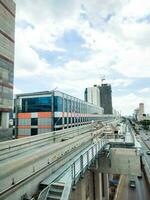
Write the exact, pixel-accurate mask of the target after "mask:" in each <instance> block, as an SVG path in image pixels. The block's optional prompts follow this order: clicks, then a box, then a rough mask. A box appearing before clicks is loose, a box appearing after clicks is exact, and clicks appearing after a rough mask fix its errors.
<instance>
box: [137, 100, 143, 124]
mask: <svg viewBox="0 0 150 200" xmlns="http://www.w3.org/2000/svg"><path fill="white" fill-rule="evenodd" d="M143 119H144V103H139V115H138V120H139V121H141V120H143Z"/></svg>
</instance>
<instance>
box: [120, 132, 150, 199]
mask: <svg viewBox="0 0 150 200" xmlns="http://www.w3.org/2000/svg"><path fill="white" fill-rule="evenodd" d="M146 133H147V134H146ZM140 135H141V138H140V137H139V142H140V144H141V146H142V151H143V153H144V155H143V156H144V157H145V159H146V161H147V163H148V165H149V166H150V155H147V154H146V152H147V151H148V150H150V149H149V147H150V132H145V131H140ZM148 138H149V140H147V139H148ZM129 180H130V177H129V176H122V181H121V185H120V190H119V192H118V198H117V200H150V188H149V187H148V184H147V182H146V180H145V177H144V174H142V178H141V179H139V178H137V177H135V181H136V188H135V189H132V188H130V187H129Z"/></svg>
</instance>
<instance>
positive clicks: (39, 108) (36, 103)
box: [22, 96, 52, 112]
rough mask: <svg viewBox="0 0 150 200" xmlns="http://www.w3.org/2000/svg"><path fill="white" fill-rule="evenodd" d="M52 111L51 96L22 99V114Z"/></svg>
mask: <svg viewBox="0 0 150 200" xmlns="http://www.w3.org/2000/svg"><path fill="white" fill-rule="evenodd" d="M44 111H52V104H51V96H49V97H36V98H24V99H22V112H44Z"/></svg>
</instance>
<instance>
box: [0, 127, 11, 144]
mask: <svg viewBox="0 0 150 200" xmlns="http://www.w3.org/2000/svg"><path fill="white" fill-rule="evenodd" d="M12 134H13V129H12V128H8V129H0V142H2V141H7V140H11V139H12Z"/></svg>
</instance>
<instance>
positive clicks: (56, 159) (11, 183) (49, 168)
mask: <svg viewBox="0 0 150 200" xmlns="http://www.w3.org/2000/svg"><path fill="white" fill-rule="evenodd" d="M107 123H108V122H107ZM115 123H116V122H115ZM102 130H103V129H100V130H95V129H92V132H91V131H90V129H89V132H88V131H87V133H86V134H81V135H78V134H77V135H76V137H74V138H72V139H68V140H66V141H63V142H59V143H54V144H51V145H50V144H47V145H43V146H42V147H41V146H40V148H37V147H36V145H35V149H34V148H33V149H32V153H31V150H29V151H26V152H22V153H21V154H18V155H14V159H15V160H14V159H10V158H8V159H7V158H5V159H3V160H1V163H2V165H1V166H0V167H1V169H0V185H1V187H0V188H1V192H0V197H1V199H8V200H10V199H11V200H12V196H13V199H14V200H17V199H20V197H21V196H23V195H24V193H26V192H27V193H28V195H29V196H30V197H31V196H32V195H33V194H35V193H36V192H37V190H38V186H39V183H40V182H41V181H42V180H44V179H45V178H46V177H48V176H50V174H52V173H53V174H54V173H55V174H56V175H57V176H56V177H57V178H58V175H59V174H57V173H58V171H59V169H60V167H61V166H65V165H66V163H69V162H70V161H73V160H74V158H77V157H76V156H77V155H78V156H79V155H80V156H79V159H77V160H78V161H76V162H75V163H74V164H71V166H75V170H74V174H75V178H74V179H73V180H75V181H76V178H77V177H78V176H79V175H80V172H82V171H84V170H81V171H78V169H84V168H85V169H86V167H87V165H89V163H88V160H86V158H87V159H89V162H90V159H91V160H92V159H93V158H94V157H95V156H96V155H97V152H98V150H92V151H93V153H92V152H91V153H89V156H87V155H88V154H85V155H86V156H83V153H84V151H85V150H86V152H87V150H88V148H89V147H90V146H91V145H93V142H94V143H96V144H95V145H97V148H100V149H103V147H104V146H106V144H107V143H110V141H109V140H110V139H111V143H113V142H115V144H116V142H117V140H116V138H114V141H113V140H112V138H106V137H103V138H100V139H99V137H101V136H102ZM64 131H65V130H64ZM77 132H78V130H77ZM41 137H42V136H41ZM43 137H44V135H43ZM112 137H114V135H112ZM34 140H36V139H35V138H33V141H34ZM118 140H119V144H120V143H121V141H122V143H124V139H121V140H120V138H118ZM42 142H43V141H41V143H42ZM39 143H40V141H39ZM39 143H38V145H37V146H38V147H39ZM7 145H8V143H7ZM3 147H4V146H3ZM7 147H8V146H7ZM100 149H99V150H100ZM22 150H23V148H22ZM94 151H95V152H94ZM90 155H92V156H91V157H90ZM2 156H3V155H2ZM81 161H82V162H81ZM73 169H74V167H73ZM72 171H73V170H72V169H71V172H72ZM61 178H62V177H61ZM17 191H18V192H19V196H18V193H17ZM10 197H11V198H10Z"/></svg>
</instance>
